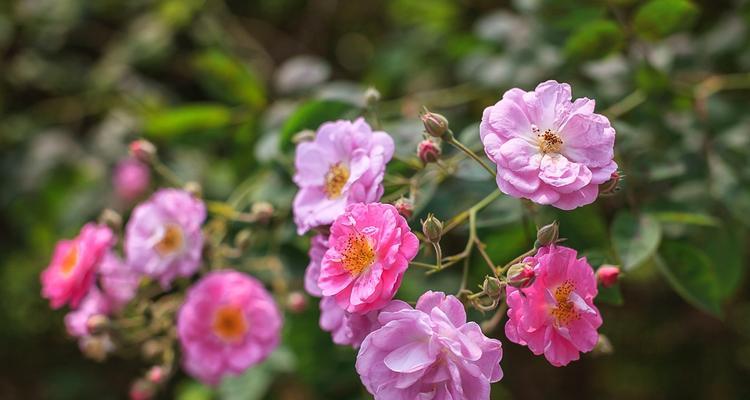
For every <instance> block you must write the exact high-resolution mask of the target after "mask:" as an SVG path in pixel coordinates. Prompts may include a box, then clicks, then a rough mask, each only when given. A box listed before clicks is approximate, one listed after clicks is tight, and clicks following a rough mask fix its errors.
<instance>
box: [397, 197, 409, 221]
mask: <svg viewBox="0 0 750 400" xmlns="http://www.w3.org/2000/svg"><path fill="white" fill-rule="evenodd" d="M393 206H394V207H396V211H398V213H399V214H401V215H403V216H404V218H411V216H412V214H414V202H413V201H411V200H410V199H407V198H405V197H402V198H400V199H398V200H396V201H395V202H394V203H393Z"/></svg>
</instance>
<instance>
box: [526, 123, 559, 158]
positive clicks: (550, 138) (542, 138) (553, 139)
mask: <svg viewBox="0 0 750 400" xmlns="http://www.w3.org/2000/svg"><path fill="white" fill-rule="evenodd" d="M531 130H532V131H533V132H534V134H536V137H537V140H538V141H539V150H541V152H542V153H545V154H546V153H559V152H560V149H561V148H562V145H563V141H562V138H561V137H560V135H558V134H557V133H556V132H555V131H553V130H551V129H546V130H545V131H544V132H542V131H540V130H539V128H537V127H536V126H533V127H531Z"/></svg>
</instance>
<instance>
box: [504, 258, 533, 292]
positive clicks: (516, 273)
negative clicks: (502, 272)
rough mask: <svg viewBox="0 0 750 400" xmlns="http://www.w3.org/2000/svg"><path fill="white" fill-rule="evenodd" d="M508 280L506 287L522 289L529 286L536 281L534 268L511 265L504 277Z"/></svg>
mask: <svg viewBox="0 0 750 400" xmlns="http://www.w3.org/2000/svg"><path fill="white" fill-rule="evenodd" d="M506 276H507V279H508V285H510V286H513V287H516V288H519V289H522V288H526V287H529V286H531V284H532V283H534V279H536V274H535V273H534V268H532V267H531V265H529V264H527V263H518V264H513V265H511V266H510V268H509V269H508V274H507V275H506Z"/></svg>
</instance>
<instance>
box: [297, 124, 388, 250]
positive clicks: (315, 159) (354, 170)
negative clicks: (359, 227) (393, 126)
mask: <svg viewBox="0 0 750 400" xmlns="http://www.w3.org/2000/svg"><path fill="white" fill-rule="evenodd" d="M393 150H394V144H393V139H391V137H390V136H389V135H388V134H387V133H385V132H382V131H373V130H372V128H370V125H368V124H367V122H365V120H364V119H363V118H359V119H357V120H356V121H354V122H351V121H344V120H339V121H335V122H327V123H325V124H323V125H321V126H320V128H319V129H318V131H317V133H316V136H315V140H314V141H312V142H303V143H300V144H299V145H297V151H296V156H295V163H294V165H295V168H296V174H295V175H294V182H295V183H296V184H297V186H299V192H297V195H296V196H295V198H294V204H293V210H294V222H295V223H296V224H297V232H298V233H299V234H300V235H302V234H304V233H305V232H307V231H308V230H310V229H312V228H314V227H316V226H321V225H329V224H331V223H332V222H333V220H334V219H336V217H338V216H339V215H341V214H342V213H343V212H344V209H345V208H346V206H347V205H348V204H352V203H371V202H374V201H378V200H380V197H381V196H382V195H383V175H384V174H385V165H386V164H387V163H388V161H390V160H391V157H393Z"/></svg>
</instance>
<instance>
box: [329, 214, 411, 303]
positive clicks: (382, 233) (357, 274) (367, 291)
mask: <svg viewBox="0 0 750 400" xmlns="http://www.w3.org/2000/svg"><path fill="white" fill-rule="evenodd" d="M328 245H329V246H330V247H329V248H328V250H327V251H326V253H325V255H324V256H323V261H322V262H321V267H320V278H319V279H318V286H319V287H320V289H321V291H322V293H323V295H324V296H333V297H334V298H335V299H336V302H337V303H338V305H339V306H340V307H341V308H343V309H344V310H346V311H348V312H350V313H355V314H367V313H369V312H370V311H375V310H378V309H380V308H382V307H383V306H385V305H386V304H388V302H389V301H390V300H391V299H392V298H393V296H394V295H395V294H396V291H398V288H399V287H400V286H401V279H402V277H403V275H404V272H405V271H406V269H407V268H408V267H409V261H411V260H412V259H413V258H414V256H416V254H417V251H418V250H419V240H418V239H417V237H416V236H415V235H414V234H413V233H412V232H411V230H410V229H409V225H408V224H407V223H406V220H405V219H404V217H403V216H401V215H400V214H399V213H398V211H397V210H396V208H395V207H393V206H392V205H390V204H381V203H371V204H361V203H358V204H352V205H349V206H348V207H347V208H346V212H344V214H342V215H341V216H339V217H338V218H337V219H336V221H335V222H334V223H333V225H332V226H331V235H330V237H329V238H328Z"/></svg>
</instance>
